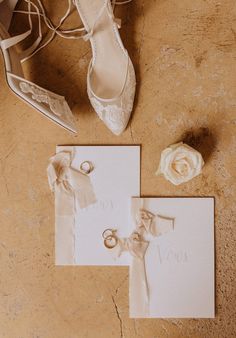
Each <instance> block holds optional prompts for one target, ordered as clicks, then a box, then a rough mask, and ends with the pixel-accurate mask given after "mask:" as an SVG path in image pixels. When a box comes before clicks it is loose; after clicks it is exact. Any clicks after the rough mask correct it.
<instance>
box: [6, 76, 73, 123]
mask: <svg viewBox="0 0 236 338" xmlns="http://www.w3.org/2000/svg"><path fill="white" fill-rule="evenodd" d="M7 78H8V82H9V83H11V88H12V89H13V91H14V92H15V93H17V94H18V95H20V93H21V95H20V96H21V97H22V98H23V99H24V100H26V101H27V102H28V103H30V104H31V105H32V106H34V107H35V108H37V109H38V110H40V112H42V113H43V114H44V115H46V116H47V117H49V118H51V119H53V120H54V121H55V122H57V123H59V124H61V122H64V123H66V125H67V126H68V127H69V128H72V129H74V125H75V121H74V116H73V114H72V111H71V110H70V107H69V106H68V104H67V102H66V100H65V98H64V97H63V96H61V95H58V94H55V93H53V92H51V91H49V90H46V89H44V88H42V87H40V86H38V85H36V84H35V83H32V82H30V81H28V80H25V79H23V78H22V77H20V76H17V75H15V74H12V73H9V72H7Z"/></svg>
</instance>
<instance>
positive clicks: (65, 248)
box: [48, 146, 140, 265]
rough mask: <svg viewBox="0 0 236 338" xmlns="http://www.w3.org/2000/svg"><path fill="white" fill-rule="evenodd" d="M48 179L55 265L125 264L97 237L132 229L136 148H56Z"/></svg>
mask: <svg viewBox="0 0 236 338" xmlns="http://www.w3.org/2000/svg"><path fill="white" fill-rule="evenodd" d="M48 178H49V184H50V186H51V189H52V190H53V191H54V194H55V256H56V258H55V261H56V265H129V263H130V260H131V258H130V255H129V254H128V253H126V254H125V255H122V256H121V257H119V258H115V257H113V256H112V255H110V254H109V252H108V251H107V250H106V248H105V247H104V245H103V243H102V241H101V236H102V231H103V230H104V226H107V227H110V225H113V224H116V225H117V227H118V228H119V233H121V234H122V236H127V235H128V234H129V233H130V230H131V226H132V223H131V216H130V208H131V197H135V196H139V195H140V146H58V147H57V149H56V155H55V156H53V157H52V158H51V159H50V164H49V166H48Z"/></svg>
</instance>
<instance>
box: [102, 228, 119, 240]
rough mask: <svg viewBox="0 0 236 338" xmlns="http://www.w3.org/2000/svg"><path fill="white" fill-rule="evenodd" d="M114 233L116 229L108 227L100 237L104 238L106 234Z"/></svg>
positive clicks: (112, 234) (111, 234)
mask: <svg viewBox="0 0 236 338" xmlns="http://www.w3.org/2000/svg"><path fill="white" fill-rule="evenodd" d="M115 233H116V230H114V229H110V228H109V229H106V230H104V231H103V233H102V237H103V238H104V239H106V238H107V237H108V236H114V234H115Z"/></svg>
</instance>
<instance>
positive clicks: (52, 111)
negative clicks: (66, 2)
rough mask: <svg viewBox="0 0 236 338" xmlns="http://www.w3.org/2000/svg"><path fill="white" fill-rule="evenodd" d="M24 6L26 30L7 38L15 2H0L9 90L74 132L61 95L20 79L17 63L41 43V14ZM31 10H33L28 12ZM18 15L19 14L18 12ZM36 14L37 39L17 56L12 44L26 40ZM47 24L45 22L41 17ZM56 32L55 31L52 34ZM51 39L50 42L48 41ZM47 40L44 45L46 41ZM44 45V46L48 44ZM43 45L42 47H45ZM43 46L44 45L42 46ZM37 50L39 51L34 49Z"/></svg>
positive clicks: (1, 42) (0, 35) (0, 32)
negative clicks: (25, 8) (26, 19)
mask: <svg viewBox="0 0 236 338" xmlns="http://www.w3.org/2000/svg"><path fill="white" fill-rule="evenodd" d="M25 2H27V3H28V11H26V12H23V11H22V13H27V14H28V18H29V26H30V28H29V30H28V31H26V32H24V33H22V34H19V35H17V36H13V37H11V36H10V35H9V33H8V29H9V27H10V23H11V19H12V15H13V12H14V9H15V6H16V4H17V0H3V1H1V0H0V47H1V51H2V54H3V58H4V64H5V72H6V80H7V84H8V86H9V88H10V89H11V90H12V91H13V92H14V93H15V94H16V95H17V96H18V97H19V98H21V99H22V100H24V101H25V102H27V103H28V104H29V105H30V106H32V107H33V108H35V109H36V110H38V111H39V112H40V113H42V114H43V115H44V116H46V117H48V118H49V119H50V120H52V121H53V122H56V123H57V124H58V125H60V126H62V127H64V128H66V129H67V130H69V131H71V132H74V133H76V132H77V131H76V127H75V123H74V118H73V114H72V112H71V110H70V108H69V106H68V104H67V102H66V100H65V98H64V97H63V96H60V95H57V94H55V93H53V92H51V91H49V90H46V89H44V88H42V87H40V86H38V85H36V84H35V83H33V82H31V81H29V80H26V79H25V78H24V74H23V70H22V66H21V63H22V62H24V61H25V60H27V59H28V58H29V57H31V56H32V55H33V54H35V52H36V50H37V48H38V46H39V43H40V42H41V39H42V36H41V16H42V13H41V12H40V11H39V9H38V8H37V7H36V5H35V4H33V3H32V2H31V1H28V0H25ZM32 7H33V8H34V9H35V10H36V11H33V12H32ZM19 12H20V11H19ZM32 14H34V15H37V16H38V20H39V37H38V39H37V40H36V41H35V42H34V43H33V45H32V46H31V47H29V48H28V49H26V50H24V51H23V52H22V53H18V52H17V50H16V48H15V45H16V44H18V43H19V42H21V41H23V40H24V39H25V38H27V37H28V36H29V35H30V34H31V32H32V21H31V15H32ZM44 19H45V20H47V22H50V21H49V19H47V18H45V17H44ZM54 33H56V28H55V32H54ZM51 40H52V39H50V41H51ZM50 41H48V42H50ZM48 42H47V43H48ZM47 43H46V44H47ZM46 44H44V46H45V45H46ZM38 49H39V48H38Z"/></svg>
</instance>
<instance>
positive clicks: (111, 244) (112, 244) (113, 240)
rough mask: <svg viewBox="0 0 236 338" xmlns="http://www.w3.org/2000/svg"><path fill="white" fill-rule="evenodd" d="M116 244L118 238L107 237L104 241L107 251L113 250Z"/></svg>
mask: <svg viewBox="0 0 236 338" xmlns="http://www.w3.org/2000/svg"><path fill="white" fill-rule="evenodd" d="M117 243H118V238H117V237H116V236H114V235H109V236H107V237H106V238H105V239H104V245H105V247H106V248H107V249H113V248H114V247H115V246H116V245H117Z"/></svg>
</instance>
